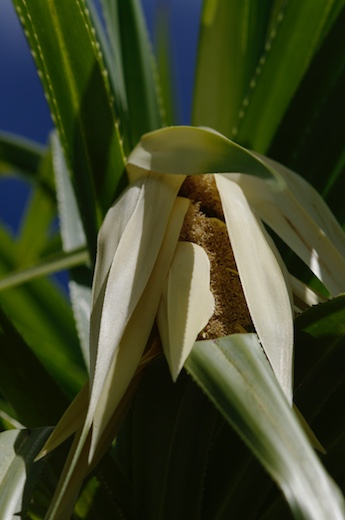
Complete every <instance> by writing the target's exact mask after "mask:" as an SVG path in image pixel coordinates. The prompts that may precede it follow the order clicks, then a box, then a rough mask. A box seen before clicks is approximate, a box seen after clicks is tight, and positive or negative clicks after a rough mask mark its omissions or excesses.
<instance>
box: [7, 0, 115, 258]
mask: <svg viewBox="0 0 345 520" xmlns="http://www.w3.org/2000/svg"><path fill="white" fill-rule="evenodd" d="M14 4H15V7H16V9H17V12H18V15H19V18H20V20H21V22H22V24H23V26H24V29H25V31H26V34H27V38H28V40H29V44H30V46H31V49H32V52H33V55H34V58H35V61H36V65H37V68H38V71H39V74H40V76H41V79H42V83H43V86H44V89H45V92H46V95H47V99H48V103H49V105H50V110H51V113H52V117H53V119H54V122H55V125H56V127H57V130H58V132H59V136H60V140H61V144H62V147H63V149H64V152H65V155H66V160H67V163H68V165H69V167H70V169H71V172H72V176H73V180H74V184H75V188H76V191H77V193H78V203H79V207H80V211H81V217H82V219H83V222H84V226H85V232H86V235H87V238H88V243H89V248H90V251H91V257H93V255H94V248H95V240H96V234H97V230H98V226H99V223H98V215H97V212H98V211H100V212H101V213H103V214H104V213H105V211H106V210H107V209H108V207H109V206H110V204H111V202H112V198H113V197H114V194H115V189H116V186H117V183H118V181H119V178H120V176H121V174H122V172H123V167H124V154H123V149H122V144H121V138H120V135H119V130H118V123H117V119H116V115H115V113H114V110H113V103H112V92H111V88H110V84H109V80H108V76H107V70H106V68H105V66H104V62H103V58H102V53H101V49H100V44H99V42H98V41H97V39H96V37H95V31H94V30H93V27H92V25H91V21H90V17H89V13H88V11H87V9H86V6H85V3H84V2H81V1H79V0H72V1H70V0H61V1H59V2H51V1H49V2H47V1H46V0H38V1H37V2H26V1H24V0H14ZM81 49H82V53H81ZM56 63H58V64H59V66H56ZM95 194H96V197H95Z"/></svg>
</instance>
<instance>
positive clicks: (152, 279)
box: [41, 127, 345, 519]
mask: <svg viewBox="0 0 345 520" xmlns="http://www.w3.org/2000/svg"><path fill="white" fill-rule="evenodd" d="M127 172H128V176H129V181H130V185H129V187H128V188H127V190H126V191H125V192H124V193H123V195H122V196H121V198H120V199H119V200H118V201H116V203H115V204H114V206H113V207H112V208H111V209H110V210H109V212H108V214H107V216H106V218H105V221H104V223H103V226H102V228H101V231H100V233H99V239H98V252H97V262H96V268H95V276H94V282H93V304H92V309H93V310H92V316H91V328H90V374H91V375H90V383H89V387H88V388H89V389H88V390H87V389H86V390H85V389H84V390H83V391H82V392H81V394H80V395H79V396H78V397H77V399H76V401H75V402H74V403H72V405H71V407H70V408H69V410H68V411H67V412H66V414H65V416H64V417H63V418H62V419H61V421H60V423H59V425H58V426H57V428H56V429H55V432H54V433H53V434H52V436H51V438H50V439H49V440H48V442H47V444H46V446H45V448H44V449H43V450H42V453H41V455H42V456H43V455H44V454H45V453H47V452H48V451H50V450H51V449H53V448H54V447H55V446H56V445H57V444H59V443H60V442H62V440H64V439H65V438H66V437H68V436H69V435H70V434H71V433H73V432H75V431H76V432H77V435H76V438H75V442H74V445H73V447H72V451H71V455H70V460H69V461H68V464H69V466H68V469H66V471H65V473H64V475H63V477H62V480H63V482H62V483H61V484H60V486H59V489H58V491H57V494H56V500H55V502H54V501H53V506H52V508H51V511H50V513H49V514H50V516H49V518H52V519H53V518H58V517H59V516H58V515H59V514H61V512H63V511H66V510H67V509H66V508H67V507H68V503H69V500H70V498H71V496H72V495H74V494H75V492H76V491H77V489H78V486H79V484H80V481H81V480H82V478H84V476H85V475H86V473H87V472H88V471H89V470H90V468H91V467H92V466H93V464H94V463H95V462H96V461H97V459H98V458H99V456H100V454H101V453H102V452H103V451H104V449H105V447H106V446H105V445H107V443H108V444H109V442H111V435H110V433H109V432H111V424H112V421H114V417H116V413H117V412H116V410H117V408H118V406H119V403H121V399H123V396H124V395H125V392H126V390H127V388H128V387H129V385H130V382H131V380H132V378H133V376H134V375H135V373H136V371H137V369H138V366H139V365H140V362H141V359H142V356H143V354H144V351H145V347H146V346H147V343H148V340H149V338H150V334H151V331H152V327H153V325H154V322H155V320H156V319H157V324H158V329H159V334H160V338H161V341H162V344H163V350H164V352H165V355H166V358H167V361H168V364H169V367H170V370H171V374H172V377H173V378H174V379H176V377H177V376H178V373H179V372H180V370H181V368H182V366H183V364H184V362H185V360H186V358H187V356H188V355H189V353H190V351H191V349H192V347H193V344H194V342H195V341H196V339H197V337H198V334H199V333H200V331H202V329H203V328H204V327H205V326H206V325H207V322H208V320H209V319H210V317H211V316H212V314H213V309H214V300H213V296H212V294H211V293H210V263H209V260H208V257H207V255H206V253H205V251H204V250H203V249H202V248H201V247H200V246H198V245H195V244H191V243H181V242H178V239H179V235H180V232H181V228H182V225H183V221H184V219H185V215H186V213H187V210H188V207H189V204H190V202H189V201H188V200H187V199H186V198H182V197H179V196H178V194H179V190H180V188H181V185H182V183H183V182H184V180H185V178H186V176H192V175H198V174H199V175H200V174H214V178H215V182H216V186H217V190H218V193H219V197H220V200H221V204H222V209H223V213H224V219H225V224H226V227H227V232H228V236H229V238H230V243H231V247H232V250H233V254H234V257H235V260H236V265H237V269H238V273H239V277H240V280H241V284H242V287H243V292H244V296H245V298H246V302H247V305H248V309H249V312H250V315H251V319H252V322H253V324H254V327H255V330H256V333H257V334H258V336H259V339H260V341H261V343H262V346H263V348H264V350H265V352H266V355H267V357H268V359H269V361H270V363H271V366H272V368H273V370H274V372H275V374H276V377H277V379H278V381H279V382H280V384H281V386H282V388H283V390H284V392H285V394H286V396H287V398H288V399H289V400H290V401H291V394H292V391H291V387H292V376H291V374H292V345H293V303H292V297H293V294H292V292H293V289H292V287H293V285H291V284H290V276H289V274H288V272H287V270H286V268H285V266H284V263H283V261H282V259H281V257H280V255H279V253H278V252H277V250H276V248H275V246H274V243H273V241H272V240H271V238H270V237H269V235H268V234H267V231H266V229H265V228H264V226H263V223H262V222H265V223H266V224H268V225H269V226H270V227H272V228H273V229H274V231H275V232H276V233H277V234H278V235H280V237H281V238H282V239H283V240H284V241H285V242H286V243H287V244H288V245H289V246H290V247H291V248H292V249H293V250H294V251H295V252H296V253H297V254H298V255H299V256H300V257H301V258H302V260H303V261H304V262H305V263H307V264H308V265H309V266H310V268H311V269H312V270H313V272H314V273H315V274H316V276H318V277H319V278H320V280H322V282H323V283H324V284H325V286H326V287H327V288H328V290H329V291H330V293H332V294H336V293H338V292H341V291H343V290H344V288H345V287H344V285H345V283H344V280H345V260H344V255H345V239H344V235H343V232H342V230H341V229H340V227H339V226H338V224H337V223H336V221H335V219H334V217H333V216H332V215H331V213H330V212H329V210H328V209H327V208H326V207H325V205H324V203H323V201H322V199H321V198H320V197H319V196H318V195H317V193H316V192H315V191H314V190H313V189H312V188H311V187H310V186H309V185H308V184H307V183H306V182H305V181H303V180H302V179H300V178H299V177H298V176H296V175H295V174H294V173H292V172H290V171H289V170H287V169H285V168H283V167H282V166H280V165H278V164H277V163H275V162H273V161H271V160H269V159H266V158H265V157H261V156H258V155H256V154H254V153H251V152H248V151H246V150H245V149H243V148H241V147H240V146H238V145H236V144H235V143H233V142H231V141H229V140H228V139H226V138H225V137H224V136H222V135H220V134H218V133H216V132H214V131H212V130H208V129H202V128H193V127H171V128H166V129H162V130H158V131H156V132H152V133H150V134H147V135H145V136H143V138H142V140H141V141H140V143H139V144H138V145H137V147H136V148H135V149H134V150H133V152H132V153H131V155H130V156H129V158H128V162H127ZM228 290H229V291H231V286H230V285H229V289H228ZM299 297H301V295H300V294H299ZM54 515H55V516H54Z"/></svg>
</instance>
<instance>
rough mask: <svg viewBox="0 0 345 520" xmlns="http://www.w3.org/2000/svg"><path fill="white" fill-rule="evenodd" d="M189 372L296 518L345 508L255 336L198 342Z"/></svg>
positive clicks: (339, 515)
mask: <svg viewBox="0 0 345 520" xmlns="http://www.w3.org/2000/svg"><path fill="white" fill-rule="evenodd" d="M185 366H186V368H187V370H188V372H190V374H191V375H192V377H193V378H194V379H195V380H196V382H197V383H198V384H199V385H200V386H201V388H202V389H203V390H204V391H205V392H206V393H207V395H208V396H209V397H210V399H211V400H212V401H213V403H214V404H215V405H216V407H217V408H218V409H219V410H220V411H221V413H222V414H223V415H224V417H225V418H226V420H227V421H228V422H229V423H230V424H231V425H232V426H233V428H234V429H235V430H236V431H237V432H238V434H239V435H240V436H241V437H242V439H243V440H244V441H245V442H246V444H247V445H248V446H249V447H250V449H251V450H252V451H253V453H254V454H255V455H256V457H257V458H258V459H259V461H260V462H261V463H262V464H263V466H264V467H265V468H266V470H267V471H268V472H269V473H270V475H271V476H272V477H273V479H274V480H275V481H276V482H277V483H278V485H279V486H280V488H281V489H282V491H283V493H284V494H285V498H286V499H287V501H288V503H289V505H290V508H291V510H292V512H293V514H294V515H296V517H297V518H304V519H312V518H318V519H320V520H321V519H324V520H327V519H329V518H334V519H339V520H340V519H344V518H345V505H344V498H343V497H342V496H341V494H340V492H339V490H338V489H337V487H336V486H335V484H334V483H333V482H332V481H331V479H330V477H329V476H328V475H327V473H326V472H325V470H324V469H323V467H322V465H321V464H320V462H319V461H318V459H317V457H316V455H315V454H314V452H313V450H312V448H311V447H310V444H309V442H308V440H307V439H306V437H305V435H304V432H303V430H302V428H301V426H300V425H299V423H298V421H297V419H296V417H295V416H294V414H293V412H292V410H291V408H290V406H289V405H288V402H287V401H286V399H285V398H284V396H283V394H282V392H281V390H280V387H279V385H278V384H277V382H276V380H275V378H274V377H273V372H272V370H271V368H270V366H269V364H268V362H267V359H266V358H265V356H264V354H263V352H262V350H261V346H260V344H259V342H258V339H257V337H256V335H254V334H250V335H248V334H246V335H244V334H241V335H233V336H228V337H226V338H221V339H217V340H214V341H202V342H197V343H196V345H195V348H194V349H193V351H192V353H191V355H190V357H189V358H188V360H187V363H186V365H185Z"/></svg>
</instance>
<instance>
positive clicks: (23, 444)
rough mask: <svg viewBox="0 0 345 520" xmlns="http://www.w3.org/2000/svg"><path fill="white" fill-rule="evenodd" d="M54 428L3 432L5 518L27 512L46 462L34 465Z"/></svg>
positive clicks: (0, 481)
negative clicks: (32, 491)
mask: <svg viewBox="0 0 345 520" xmlns="http://www.w3.org/2000/svg"><path fill="white" fill-rule="evenodd" d="M50 431H51V428H39V429H36V430H8V431H5V432H2V433H0V447H1V458H0V511H1V516H2V518H17V517H18V516H20V517H21V516H22V515H24V513H25V509H26V507H27V505H28V502H29V500H30V492H31V490H32V488H33V486H34V484H35V482H36V480H37V478H38V477H39V473H40V470H41V469H42V462H38V463H36V464H34V465H33V460H34V458H35V455H36V453H37V451H39V449H40V447H41V446H42V445H43V444H44V442H45V440H46V438H47V436H48V435H49V433H50Z"/></svg>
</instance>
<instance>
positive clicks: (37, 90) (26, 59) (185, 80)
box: [0, 0, 201, 233]
mask: <svg viewBox="0 0 345 520" xmlns="http://www.w3.org/2000/svg"><path fill="white" fill-rule="evenodd" d="M159 3H160V4H162V5H165V6H169V9H170V13H171V28H172V36H173V46H172V50H173V60H174V65H175V71H176V87H177V93H178V100H179V103H180V111H179V115H180V120H179V123H183V124H188V123H189V122H190V121H189V114H190V108H191V96H192V86H193V74H194V62H195V53H196V42H197V28H198V15H199V13H200V7H201V0H143V7H144V10H145V14H146V17H147V22H148V26H149V29H150V30H151V31H152V28H153V11H154V8H155V7H156V6H157V5H158V4H159ZM0 70H1V75H0V131H5V132H11V133H14V134H18V135H20V136H22V137H26V138H29V139H32V140H34V141H38V142H40V143H42V144H44V143H46V141H47V136H48V134H49V131H50V130H51V128H52V122H51V118H50V115H49V110H48V107H47V103H46V100H45V97H44V94H43V90H42V87H41V84H40V81H39V78H38V76H37V74H36V70H35V66H34V63H33V60H32V57H31V54H30V51H29V49H28V46H27V43H26V40H25V37H24V34H23V31H22V28H21V26H20V24H19V22H18V19H17V17H16V14H15V10H14V8H13V6H12V2H11V0H1V4H0ZM28 196H29V192H28V188H27V186H25V184H23V183H22V182H17V181H15V180H13V179H5V180H4V179H2V180H1V183H0V220H1V221H5V222H6V224H7V225H8V226H9V227H10V229H11V230H12V232H14V233H16V232H17V230H18V227H19V224H20V216H21V214H22V210H23V208H24V207H25V204H26V201H27V199H28Z"/></svg>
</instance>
